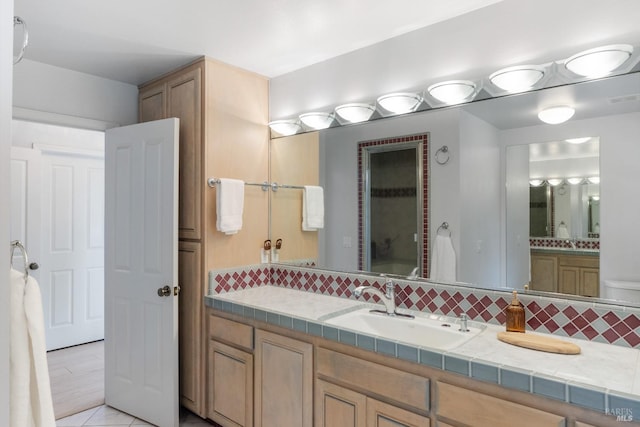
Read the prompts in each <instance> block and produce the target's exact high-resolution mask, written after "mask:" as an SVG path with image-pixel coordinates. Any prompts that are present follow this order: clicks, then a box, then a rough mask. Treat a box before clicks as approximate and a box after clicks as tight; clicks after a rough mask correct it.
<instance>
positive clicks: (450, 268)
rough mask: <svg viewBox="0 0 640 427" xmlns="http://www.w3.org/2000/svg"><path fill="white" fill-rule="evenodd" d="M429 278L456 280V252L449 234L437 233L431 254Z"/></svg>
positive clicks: (447, 280)
mask: <svg viewBox="0 0 640 427" xmlns="http://www.w3.org/2000/svg"><path fill="white" fill-rule="evenodd" d="M429 277H430V278H431V280H438V281H439V280H442V281H446V282H455V281H456V252H455V250H454V249H453V243H452V242H451V237H450V236H442V235H440V234H438V235H437V236H436V241H435V243H434V244H433V253H432V254H431V271H430V272H429Z"/></svg>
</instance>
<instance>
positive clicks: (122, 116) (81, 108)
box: [13, 59, 138, 127]
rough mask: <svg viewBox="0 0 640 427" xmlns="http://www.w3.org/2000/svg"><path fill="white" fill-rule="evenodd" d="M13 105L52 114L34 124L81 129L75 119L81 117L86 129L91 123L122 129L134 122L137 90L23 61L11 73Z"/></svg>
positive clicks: (136, 114)
mask: <svg viewBox="0 0 640 427" xmlns="http://www.w3.org/2000/svg"><path fill="white" fill-rule="evenodd" d="M13 106H14V107H16V108H18V109H25V110H31V111H36V112H46V113H54V115H50V116H49V117H50V119H48V118H47V117H45V118H44V119H42V118H41V117H40V116H38V118H37V119H36V120H38V121H41V120H45V121H46V122H50V123H51V122H53V123H57V124H62V125H69V126H80V127H84V126H83V124H82V122H80V123H81V124H80V125H77V123H78V121H77V120H76V119H75V118H82V119H88V120H85V122H87V123H90V125H89V127H92V125H91V124H92V123H93V121H99V122H106V124H107V125H108V126H107V127H114V126H122V125H128V124H133V123H136V122H137V121H138V88H137V87H136V86H134V85H130V84H127V83H122V82H117V81H114V80H108V79H105V78H102V77H96V76H92V75H89V74H84V73H79V72H77V71H72V70H67V69H64V68H60V67H54V66H52V65H47V64H43V63H40V62H35V61H29V60H27V59H25V60H23V61H22V62H21V63H20V64H18V65H16V67H15V70H14V83H13ZM17 118H22V117H17ZM65 120H66V122H65Z"/></svg>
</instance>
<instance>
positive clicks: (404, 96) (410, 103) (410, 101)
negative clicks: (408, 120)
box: [378, 93, 422, 114]
mask: <svg viewBox="0 0 640 427" xmlns="http://www.w3.org/2000/svg"><path fill="white" fill-rule="evenodd" d="M421 103H422V97H421V96H420V95H417V94H415V93H390V94H388V95H382V96H381V97H380V98H378V104H379V105H380V106H381V107H382V108H384V109H385V110H386V111H388V112H389V113H392V114H405V113H410V112H412V111H415V110H416V109H417V108H418V106H419V105H420V104H421Z"/></svg>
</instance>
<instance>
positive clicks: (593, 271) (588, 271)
mask: <svg viewBox="0 0 640 427" xmlns="http://www.w3.org/2000/svg"><path fill="white" fill-rule="evenodd" d="M580 295H583V296H586V297H598V296H600V270H599V269H597V268H581V269H580Z"/></svg>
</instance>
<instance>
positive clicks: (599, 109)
mask: <svg viewBox="0 0 640 427" xmlns="http://www.w3.org/2000/svg"><path fill="white" fill-rule="evenodd" d="M638 94H640V73H638V72H637V71H636V72H633V73H629V74H626V75H621V76H615V77H610V78H604V79H600V80H594V81H588V82H582V83H577V84H573V85H566V86H560V87H554V88H549V89H544V90H539V91H535V92H529V93H523V94H517V95H511V96H506V97H502V98H494V99H488V100H482V101H476V102H473V103H470V104H465V105H461V106H457V107H450V108H442V109H436V110H430V111H424V112H419V113H413V114H409V115H404V116H397V117H387V118H384V119H379V120H375V121H372V122H367V123H364V124H359V125H353V126H343V127H336V128H329V129H325V130H322V131H320V132H317V133H310V134H305V135H306V137H307V138H311V139H312V140H314V143H313V144H311V146H312V147H313V148H310V150H311V151H310V152H309V153H301V152H300V150H301V148H300V147H299V146H296V149H297V150H298V156H302V157H300V158H304V159H306V160H305V161H308V159H310V158H313V159H317V164H318V169H317V181H316V182H317V184H318V185H320V186H322V187H323V189H324V195H325V224H324V228H323V229H321V230H318V231H317V232H315V234H314V236H313V238H309V235H308V234H307V235H305V234H304V233H302V232H298V231H296V233H291V232H289V234H288V236H289V237H288V239H290V241H289V242H287V241H285V242H284V245H283V250H282V251H281V254H280V259H279V262H285V263H286V262H293V263H295V264H297V265H300V264H301V262H300V259H303V261H304V264H305V265H315V266H317V267H320V268H323V269H328V270H336V271H351V272H352V271H358V270H359V268H360V265H361V264H360V261H361V259H362V250H361V247H360V245H359V244H358V225H359V220H358V218H359V217H358V206H359V205H358V194H359V186H358V185H359V184H358V179H359V177H358V143H360V142H362V141H368V140H375V139H383V138H394V137H401V136H406V135H414V134H421V133H428V134H429V141H428V143H429V153H430V155H429V158H428V159H424V162H425V163H426V164H428V168H429V195H428V205H429V212H428V218H429V221H428V224H425V226H426V227H427V230H428V233H425V234H426V235H428V236H431V237H434V236H436V235H437V231H438V228H439V227H440V226H441V225H442V224H443V223H445V222H446V223H447V224H448V226H449V228H448V232H449V233H450V234H451V239H452V243H453V246H454V249H455V252H456V261H457V262H456V278H455V282H456V283H460V284H463V285H470V286H477V287H483V288H503V287H507V288H520V289H522V288H523V287H524V286H528V285H529V283H530V282H532V280H533V279H534V278H533V277H531V273H532V271H533V267H534V265H533V264H534V258H535V255H540V254H541V253H542V254H543V255H548V257H551V256H555V257H558V256H575V257H578V256H582V255H585V256H589V257H590V262H589V263H587V265H588V266H583V267H582V268H583V269H584V271H579V272H578V273H579V274H581V275H582V276H581V277H586V279H583V280H582V281H574V282H571V280H570V277H569V276H570V273H571V271H573V272H576V271H578V270H576V269H575V268H574V270H571V268H570V267H571V266H569V265H564V264H556V270H555V273H553V274H552V276H553V277H551V279H549V278H547V279H546V280H551V282H544V283H543V285H542V286H537V287H536V286H533V288H534V289H539V290H541V291H548V292H558V293H562V292H565V293H566V294H576V295H586V296H590V297H592V298H594V297H600V298H607V299H616V300H619V299H627V301H630V300H631V299H633V298H634V297H627V296H624V297H619V296H617V295H616V294H615V293H613V294H608V293H607V292H606V290H605V286H604V282H605V281H627V282H634V281H637V282H640V266H639V265H638V263H637V259H639V258H638V257H640V249H638V248H637V247H638V245H637V244H632V243H635V242H637V239H638V238H640V224H637V223H638V221H637V212H639V211H640V190H639V189H638V186H637V185H636V184H634V182H635V183H637V173H636V170H637V159H638V158H640V143H638V142H637V140H638V138H639V136H638V135H640V96H639V95H638ZM558 104H570V105H573V106H574V107H575V108H576V113H575V115H574V117H573V118H572V119H571V120H569V121H567V122H566V123H562V124H556V125H548V124H544V123H542V122H540V120H539V119H538V117H537V112H538V111H539V110H540V109H541V108H543V107H547V106H550V105H558ZM299 137H300V135H298V136H294V137H284V138H276V139H273V140H272V152H273V149H274V147H277V146H278V145H283V146H284V145H285V144H286V141H288V140H289V139H290V138H299ZM587 137H588V138H589V139H588V141H587V142H585V143H584V144H571V143H570V142H567V140H571V139H574V138H587ZM444 146H446V147H447V148H448V155H449V160H448V161H447V162H446V164H442V165H441V164H439V163H438V162H436V160H435V158H434V153H435V152H436V151H437V150H438V149H439V148H441V147H444ZM303 151H304V150H303ZM632 159H635V160H632ZM545 162H546V165H545ZM578 165H580V166H579V167H581V168H582V167H584V168H587V169H588V168H591V169H588V170H587V169H585V170H578V169H576V168H578ZM551 170H553V173H551ZM596 177H597V178H598V179H599V181H598V182H596V181H597V179H595V178H596ZM573 178H575V179H578V178H579V179H580V181H579V182H578V181H576V180H575V179H573ZM589 178H592V179H591V180H590V179H589ZM278 179H279V178H278V177H277V176H274V175H273V170H272V176H271V180H272V181H274V180H278ZM291 179H293V178H291ZM308 179H310V180H313V178H308ZM538 179H539V180H540V181H542V182H541V183H540V184H539V185H535V186H534V185H533V184H532V182H533V183H534V184H535V183H536V180H538ZM554 179H561V180H562V181H561V182H557V181H555V180H554ZM569 179H572V181H569ZM572 182H573V183H572ZM295 183H296V184H300V185H305V184H308V183H304V182H295ZM310 183H312V184H313V183H314V182H310ZM277 203H278V202H277V200H276V199H275V198H274V199H272V211H271V215H272V229H271V236H272V239H276V238H278V235H279V234H280V233H281V232H282V231H281V230H280V228H281V226H279V225H277V223H278V220H277V219H274V218H273V217H274V214H275V213H276V212H277V209H278V208H277ZM296 203H298V202H296ZM536 210H538V211H539V212H535V211H536ZM538 213H540V215H541V218H540V219H538V218H537V215H538ZM276 215H280V214H276ZM298 222H299V221H298V220H297V219H296V221H295V224H296V225H295V226H294V228H296V227H298V225H299V224H298ZM562 223H564V224H562ZM561 225H563V226H564V227H562V229H563V231H561V227H560V226H561ZM565 228H566V230H564V229H565ZM558 233H561V234H560V235H559V234H558ZM296 234H301V235H302V236H303V238H306V240H307V241H311V242H313V244H314V247H313V249H312V250H311V251H307V252H305V253H304V256H298V254H296V253H293V252H295V251H292V252H291V253H286V252H285V250H284V248H285V247H287V245H289V246H290V247H295V245H296V243H295V239H296V236H295V235H296ZM536 240H539V241H542V240H548V241H549V243H540V242H536ZM554 241H555V243H554ZM316 243H317V246H315V244H316ZM432 244H433V242H432V241H431V240H429V241H428V242H427V245H428V248H429V249H430V248H431V247H432ZM554 245H555V246H554ZM544 251H546V252H544ZM634 257H635V258H634ZM565 261H566V259H563V260H560V261H558V260H557V259H556V263H558V262H560V263H564V262H565ZM561 267H562V268H561ZM405 270H409V269H408V268H407V269H405ZM410 272H411V271H410V270H409V271H397V270H394V271H393V272H391V271H390V272H388V273H395V274H399V275H402V276H406V275H409V274H410ZM563 274H564V276H565V277H567V279H566V280H565V281H564V282H566V283H564V282H563V281H559V280H558V277H560V276H561V275H563ZM532 284H533V282H532ZM594 287H595V289H594ZM578 288H581V289H578ZM596 291H597V292H596ZM635 303H636V304H638V303H640V298H639V299H638V300H635Z"/></svg>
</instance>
